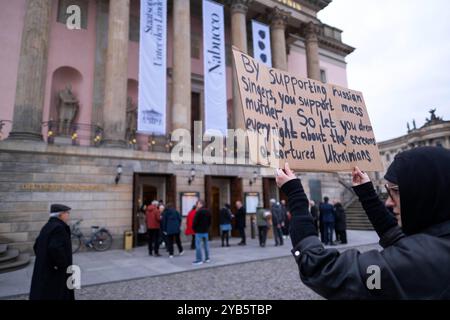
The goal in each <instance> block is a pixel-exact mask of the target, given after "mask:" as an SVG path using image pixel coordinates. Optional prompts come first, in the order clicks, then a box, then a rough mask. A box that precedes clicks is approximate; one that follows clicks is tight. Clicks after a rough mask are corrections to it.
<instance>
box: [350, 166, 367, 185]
mask: <svg viewBox="0 0 450 320" xmlns="http://www.w3.org/2000/svg"><path fill="white" fill-rule="evenodd" d="M367 182H370V178H369V176H368V175H367V173H365V172H363V171H361V170H359V168H358V167H354V168H353V171H352V183H353V186H359V185H361V184H364V183H367Z"/></svg>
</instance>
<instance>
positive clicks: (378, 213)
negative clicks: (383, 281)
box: [353, 182, 405, 248]
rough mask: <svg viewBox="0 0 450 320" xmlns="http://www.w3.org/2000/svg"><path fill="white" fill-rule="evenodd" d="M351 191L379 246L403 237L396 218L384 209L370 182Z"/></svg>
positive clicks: (388, 244)
mask: <svg viewBox="0 0 450 320" xmlns="http://www.w3.org/2000/svg"><path fill="white" fill-rule="evenodd" d="M353 190H354V191H355V193H356V194H357V196H358V197H359V201H360V202H361V204H362V206H363V208H364V211H365V212H366V214H367V217H368V218H369V220H370V222H371V223H372V225H373V227H374V229H375V231H376V232H377V234H378V236H379V237H380V245H381V246H383V247H384V248H386V247H388V246H390V245H392V244H394V243H395V242H396V241H398V240H399V239H401V238H403V237H405V235H404V234H403V232H402V230H401V228H400V227H399V226H398V223H397V220H396V218H395V217H394V216H393V215H392V214H391V213H390V212H389V211H388V210H387V209H386V206H385V205H384V204H383V202H381V200H380V198H379V197H378V195H377V193H376V192H375V189H374V187H373V184H372V182H368V183H365V184H362V185H359V186H356V187H353Z"/></svg>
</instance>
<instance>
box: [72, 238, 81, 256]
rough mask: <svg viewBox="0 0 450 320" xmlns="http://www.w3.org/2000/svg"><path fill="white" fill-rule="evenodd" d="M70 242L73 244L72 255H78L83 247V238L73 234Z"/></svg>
mask: <svg viewBox="0 0 450 320" xmlns="http://www.w3.org/2000/svg"><path fill="white" fill-rule="evenodd" d="M70 240H71V242H72V253H76V252H77V251H78V250H80V247H81V237H78V236H76V235H74V234H72V235H71V236H70Z"/></svg>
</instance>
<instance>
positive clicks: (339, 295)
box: [292, 236, 412, 299]
mask: <svg viewBox="0 0 450 320" xmlns="http://www.w3.org/2000/svg"><path fill="white" fill-rule="evenodd" d="M407 247H408V246H402V245H401V241H400V245H398V244H396V245H395V246H392V247H390V248H389V249H388V250H389V251H385V250H383V251H378V250H371V251H367V252H364V253H361V252H359V251H358V250H356V249H349V250H346V251H344V252H342V253H340V252H339V251H337V250H336V249H325V248H324V247H323V245H322V243H321V242H320V240H319V239H318V238H317V237H315V236H311V237H308V238H305V239H303V240H302V241H301V242H300V243H299V244H298V245H297V246H296V247H295V248H294V249H293V250H292V253H293V255H294V258H295V260H296V262H297V264H298V268H299V273H300V278H301V280H302V281H303V283H304V284H305V285H306V286H308V287H309V288H311V289H312V290H313V291H315V292H316V293H318V294H320V295H321V296H323V297H325V298H327V299H401V298H405V297H406V294H405V292H404V289H403V288H402V285H401V282H402V281H401V279H399V278H398V275H399V274H401V273H403V272H402V271H399V270H401V268H404V266H405V264H408V262H407V261H405V259H408V258H405V257H408V254H409V255H411V254H412V252H411V250H410V249H408V248H407ZM402 259H403V260H402ZM374 270H375V271H374ZM375 273H378V275H379V280H378V281H377V280H376V277H375V276H374V275H375Z"/></svg>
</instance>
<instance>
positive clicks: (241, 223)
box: [236, 200, 247, 246]
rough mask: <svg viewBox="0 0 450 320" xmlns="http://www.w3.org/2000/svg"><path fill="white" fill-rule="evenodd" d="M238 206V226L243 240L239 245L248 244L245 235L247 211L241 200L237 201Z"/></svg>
mask: <svg viewBox="0 0 450 320" xmlns="http://www.w3.org/2000/svg"><path fill="white" fill-rule="evenodd" d="M236 208H237V211H236V228H237V229H238V231H239V235H240V236H241V242H239V243H238V245H239V246H245V245H246V244H247V239H246V236H245V224H246V223H245V220H246V219H247V211H246V210H245V207H244V205H243V204H242V201H240V200H238V201H236Z"/></svg>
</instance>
